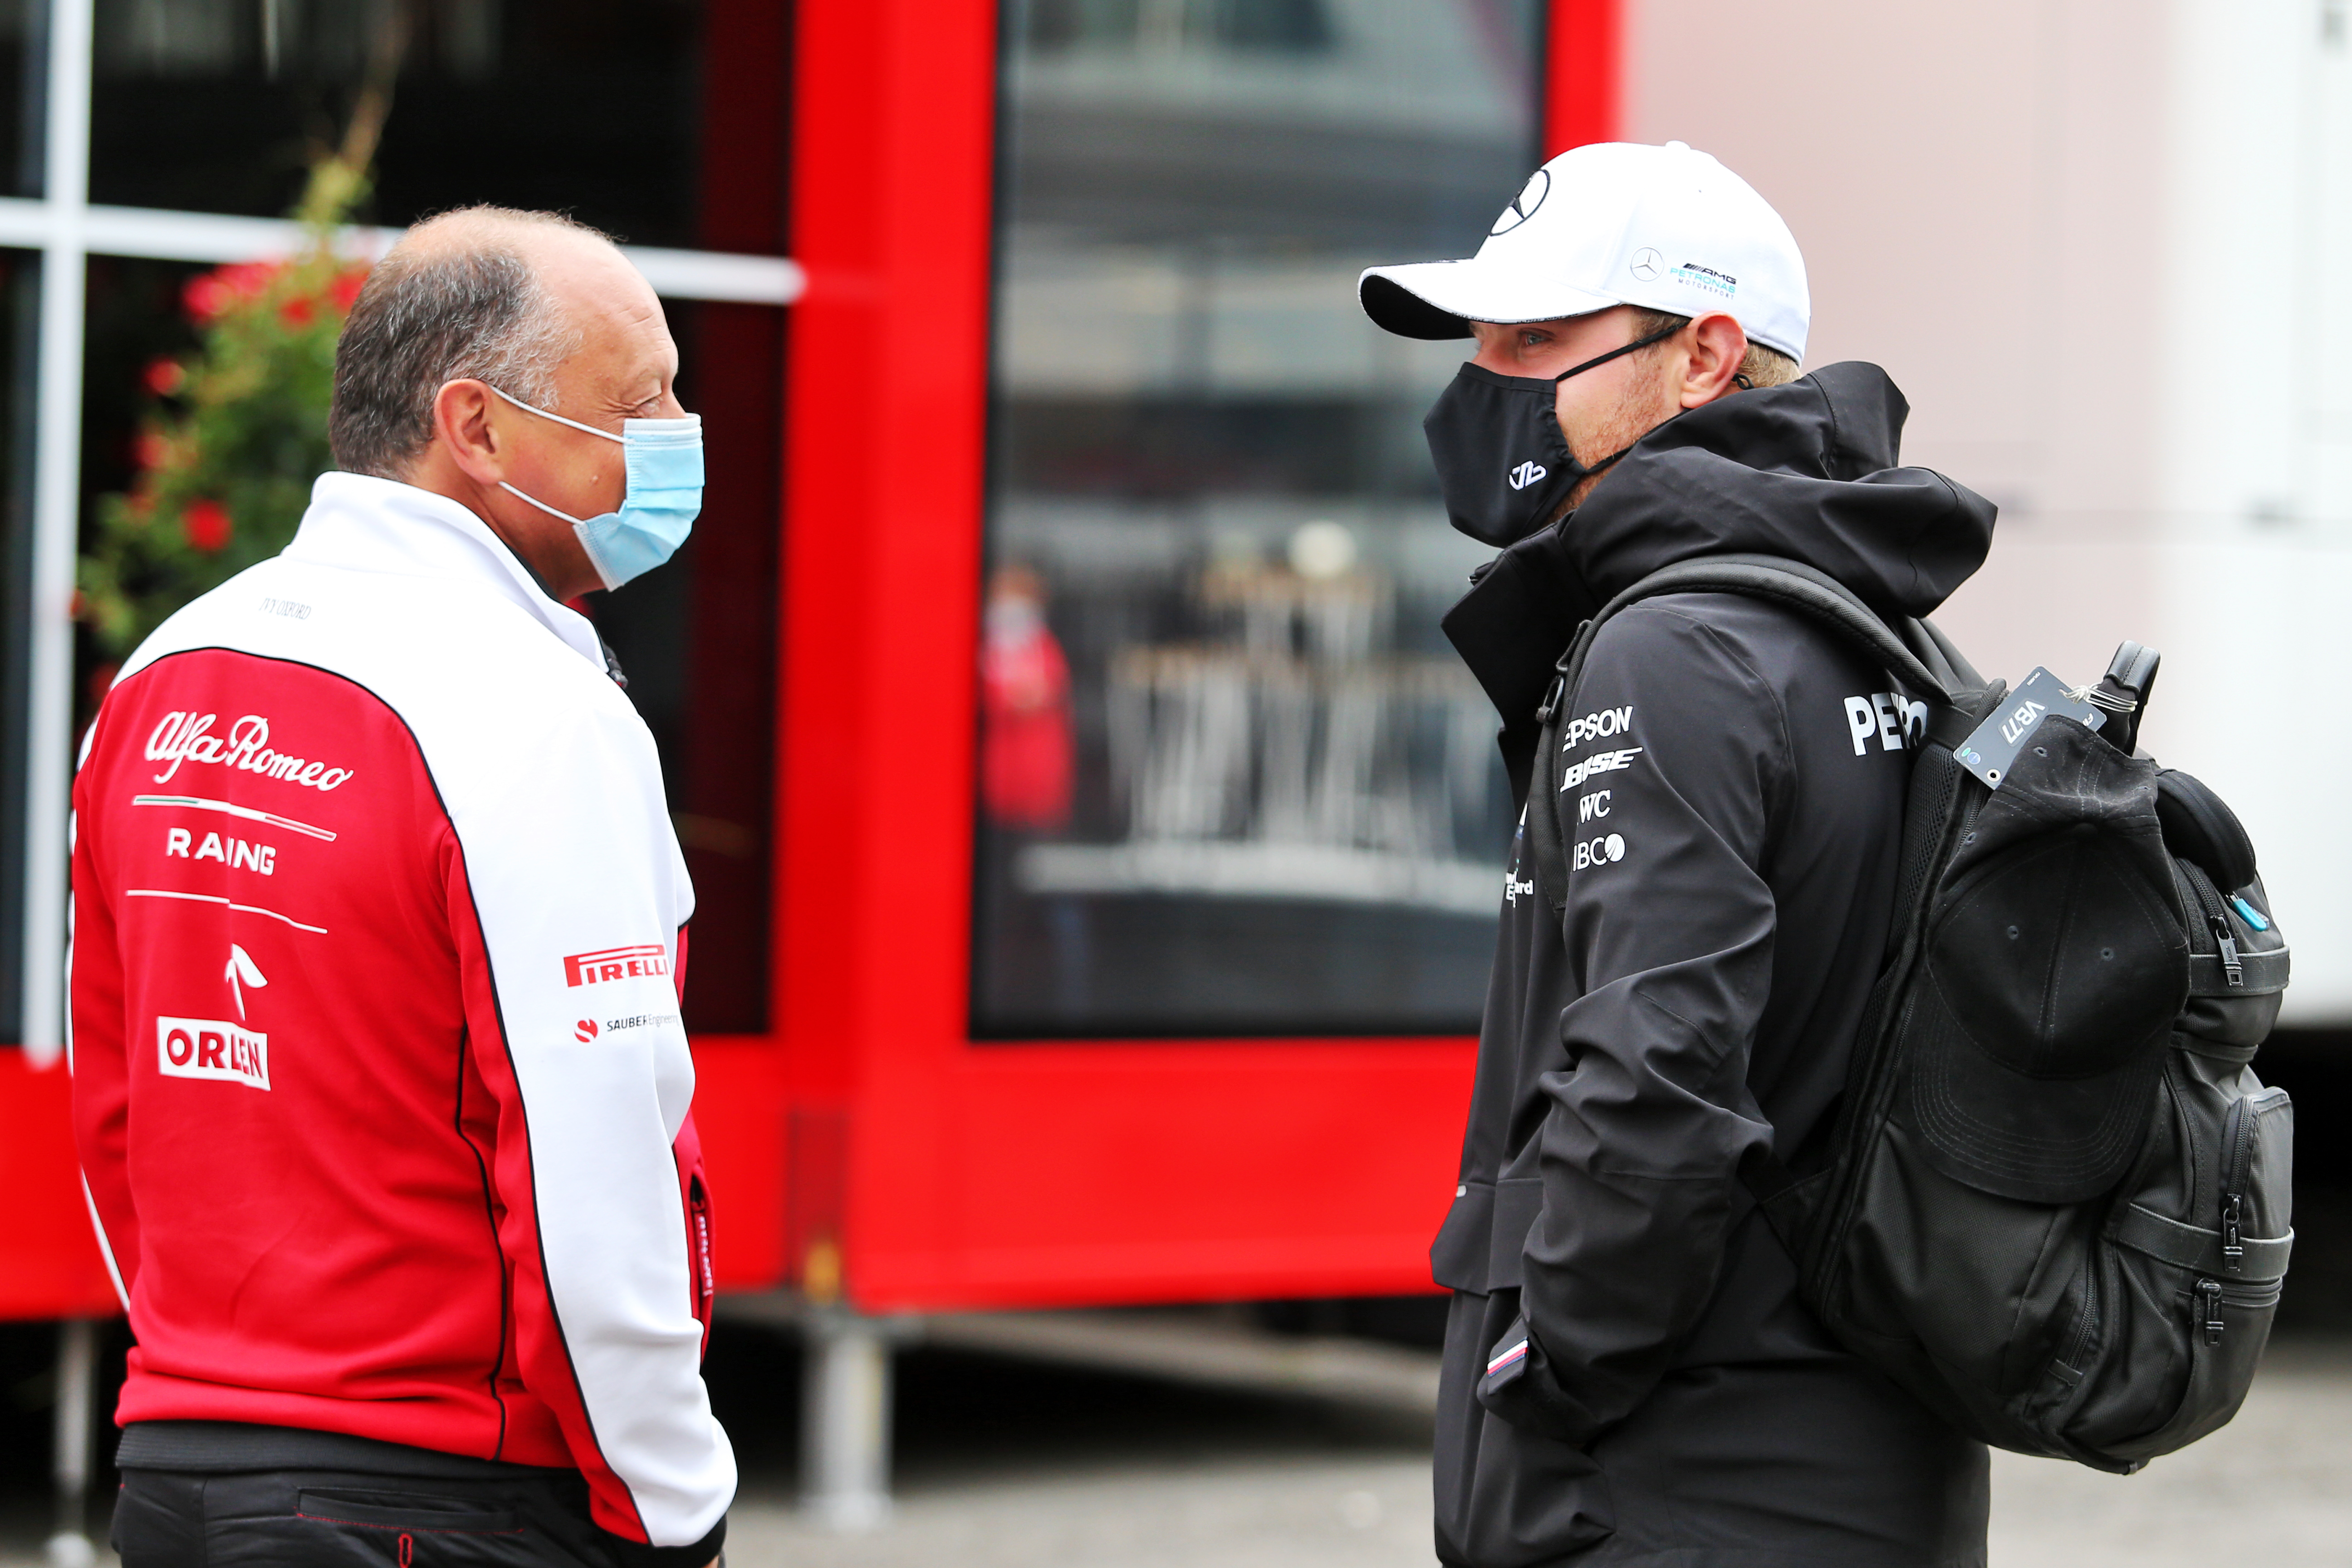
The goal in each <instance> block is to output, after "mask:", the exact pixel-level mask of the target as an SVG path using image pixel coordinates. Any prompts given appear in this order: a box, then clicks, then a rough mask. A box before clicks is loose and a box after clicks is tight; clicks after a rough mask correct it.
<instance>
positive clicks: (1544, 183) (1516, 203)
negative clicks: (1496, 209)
mask: <svg viewBox="0 0 2352 1568" xmlns="http://www.w3.org/2000/svg"><path fill="white" fill-rule="evenodd" d="M1550 194H1551V174H1549V172H1548V171H1546V170H1543V169H1538V170H1537V171H1536V172H1535V173H1534V174H1529V175H1528V183H1527V184H1525V185H1523V186H1521V187H1520V189H1519V194H1518V195H1516V196H1513V197H1512V198H1511V205H1509V206H1507V207H1505V208H1504V209H1503V216H1500V217H1498V218H1496V220H1495V226H1494V227H1492V228H1490V229H1488V230H1487V231H1486V232H1487V234H1488V235H1490V236H1491V235H1497V234H1508V233H1510V232H1511V230H1513V229H1515V228H1517V227H1518V226H1519V225H1521V224H1523V223H1525V222H1527V221H1528V219H1529V218H1531V217H1533V216H1536V208H1538V207H1539V206H1541V205H1543V199H1544V197H1546V196H1548V195H1550Z"/></svg>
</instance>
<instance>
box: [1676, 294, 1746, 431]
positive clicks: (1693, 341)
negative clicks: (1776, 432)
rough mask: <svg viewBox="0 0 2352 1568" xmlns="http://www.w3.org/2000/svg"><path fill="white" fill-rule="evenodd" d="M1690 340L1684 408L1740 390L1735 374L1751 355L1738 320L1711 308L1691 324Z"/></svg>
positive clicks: (1685, 365) (1683, 399) (1685, 368)
mask: <svg viewBox="0 0 2352 1568" xmlns="http://www.w3.org/2000/svg"><path fill="white" fill-rule="evenodd" d="M1689 343H1690V351H1689V358H1688V359H1687V360H1686V361H1685V363H1684V366H1683V384H1682V389H1681V394H1682V395H1681V398H1680V401H1681V403H1682V405H1683V406H1684V407H1685V408H1696V407H1697V406H1699V405H1701V404H1703V403H1713V402H1714V401H1715V400H1716V399H1717V398H1718V397H1724V396H1727V395H1730V394H1732V393H1734V392H1737V391H1738V390H1739V384H1738V381H1736V380H1735V379H1733V378H1734V377H1736V376H1738V374H1739V366H1740V362H1742V361H1743V360H1745V359H1747V357H1748V333H1747V332H1746V331H1744V330H1742V328H1741V327H1740V325H1739V323H1738V321H1735V320H1734V319H1732V318H1731V317H1730V316H1727V315H1726V314H1724V313H1723V312H1722V311H1720V310H1713V311H1709V312H1708V313H1707V314H1706V315H1704V316H1701V317H1700V318H1698V320H1696V321H1693V322H1692V323H1691V324H1690V331H1689Z"/></svg>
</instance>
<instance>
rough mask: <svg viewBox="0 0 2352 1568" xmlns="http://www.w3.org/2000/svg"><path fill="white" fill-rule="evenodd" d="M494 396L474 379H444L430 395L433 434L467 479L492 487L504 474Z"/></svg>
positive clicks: (505, 475) (504, 465)
mask: <svg viewBox="0 0 2352 1568" xmlns="http://www.w3.org/2000/svg"><path fill="white" fill-rule="evenodd" d="M499 412H500V410H499V408H498V398H497V397H496V395H493V394H492V393H491V391H490V389H489V387H488V384H485V383H482V382H478V381H445V382H443V383H442V384H441V390H440V391H438V392H436V393H435V394H434V395H433V438H434V439H435V440H436V441H438V442H439V443H440V444H441V448H442V450H444V451H446V452H447V453H448V454H449V460H450V461H451V462H453V463H455V464H456V465H457V468H458V470H459V471H460V472H461V473H463V474H464V475H465V476H466V477H467V479H471V480H473V481H474V482H475V483H476V484H478V485H480V486H482V487H483V488H485V489H494V488H496V486H497V485H498V483H499V481H500V480H501V479H505V478H506V477H507V465H506V442H505V440H504V439H503V437H502V434H501V432H500V431H499V417H498V416H499Z"/></svg>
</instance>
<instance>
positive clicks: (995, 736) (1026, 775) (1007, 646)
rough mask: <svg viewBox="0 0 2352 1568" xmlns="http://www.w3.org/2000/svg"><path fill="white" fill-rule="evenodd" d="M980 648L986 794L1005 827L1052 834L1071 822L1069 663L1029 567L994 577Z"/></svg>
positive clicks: (983, 799) (982, 792) (994, 814)
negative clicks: (1046, 619)
mask: <svg viewBox="0 0 2352 1568" xmlns="http://www.w3.org/2000/svg"><path fill="white" fill-rule="evenodd" d="M982 620H983V625H982V640H981V647H980V799H981V804H982V806H984V807H985V808H986V809H987V812H988V816H989V819H990V820H991V821H992V822H994V823H996V824H997V825H998V826H1003V827H1010V828H1015V829H1021V830H1025V831H1029V832H1037V833H1051V832H1054V831H1055V830H1056V829H1058V828H1060V827H1062V826H1065V825H1066V824H1067V823H1068V822H1069V820H1070V791H1071V786H1072V771H1073V763H1072V758H1073V756H1074V753H1075V750H1076V742H1074V740H1073V739H1072V736H1071V733H1070V662H1069V660H1068V659H1067V658H1065V657H1064V656H1063V653H1062V645H1061V643H1060V642H1058V641H1057V640H1055V637H1054V631H1053V628H1052V627H1051V626H1047V625H1046V624H1045V584H1043V583H1042V582H1040V581H1039V580H1038V577H1037V574H1036V573H1034V572H1033V571H1031V570H1030V569H1029V568H1028V567H1026V566H1001V567H999V568H998V569H997V570H996V572H995V573H994V574H992V576H991V577H990V578H989V583H988V605H987V608H986V610H985V611H984V612H983V616H982Z"/></svg>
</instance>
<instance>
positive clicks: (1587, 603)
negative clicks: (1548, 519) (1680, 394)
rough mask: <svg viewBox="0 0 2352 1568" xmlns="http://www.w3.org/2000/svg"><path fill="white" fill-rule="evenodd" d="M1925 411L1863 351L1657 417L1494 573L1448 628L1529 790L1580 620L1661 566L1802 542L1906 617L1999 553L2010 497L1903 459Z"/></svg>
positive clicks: (1878, 606)
mask: <svg viewBox="0 0 2352 1568" xmlns="http://www.w3.org/2000/svg"><path fill="white" fill-rule="evenodd" d="M1910 412H1911V405H1910V404H1909V403H1908V402H1906V400H1905V398H1904V396H1903V394H1902V393H1901V392H1900V391H1899V390H1897V389H1896V387H1895V383H1894V382H1893V381H1892V380H1890V379H1889V378H1888V377H1887V374H1886V373H1885V371H1883V370H1881V369H1879V368H1878V367H1877V366H1876V365H1874V364H1864V363H1860V362H1858V361H1849V362H1846V363H1840V364H1832V365H1825V366H1823V367H1822V369H1820V370H1817V371H1815V372H1813V373H1812V374H1811V375H1808V376H1804V377H1802V378H1801V379H1799V380H1797V381H1794V382H1791V383H1790V384H1788V385H1786V386H1774V387H1763V388H1759V389H1758V390H1756V391H1753V392H1743V393H1740V394H1738V395H1736V396H1732V397H1725V398H1720V399H1717V401H1716V402H1713V403H1710V404H1707V405H1705V406H1704V407H1700V408H1695V409H1692V410H1691V411H1690V412H1689V413H1687V414H1685V415H1683V416H1680V417H1679V418H1675V419H1670V420H1668V421H1667V422H1666V423H1665V424H1664V425H1661V426H1658V427H1657V428H1656V429H1655V430H1653V431H1651V432H1650V434H1649V435H1647V436H1645V437H1643V438H1642V440H1641V441H1640V443H1639V444H1637V445H1636V446H1635V447H1633V450H1632V451H1630V452H1628V453H1627V454H1626V455H1625V456H1624V457H1622V458H1619V459H1618V461H1617V464H1616V466H1615V467H1614V468H1612V469H1611V470H1610V471H1609V474H1608V476H1607V478H1606V479H1603V480H1602V481H1601V484H1599V485H1598V486H1596V487H1595V488H1594V489H1593V492H1592V496H1591V500H1587V501H1586V502H1585V504H1584V505H1582V506H1581V507H1579V508H1578V509H1577V510H1575V511H1572V512H1570V514H1569V515H1568V516H1566V517H1564V518H1562V519H1561V520H1560V521H1559V522H1557V523H1555V524H1553V525H1552V526H1551V527H1549V528H1546V529H1541V530H1539V531H1537V532H1535V533H1533V534H1530V535H1529V536H1528V537H1527V538H1525V539H1523V540H1520V541H1519V542H1517V543H1516V544H1514V545H1512V546H1511V547H1510V548H1509V549H1507V550H1506V551H1504V552H1503V553H1502V554H1500V555H1499V556H1497V557H1496V558H1495V560H1494V561H1493V562H1492V563H1489V565H1488V566H1487V567H1486V568H1484V569H1482V570H1481V572H1480V573H1479V574H1478V576H1477V577H1476V578H1475V579H1474V581H1473V586H1472V587H1471V590H1470V592H1469V593H1468V594H1466V595H1464V596H1463V598H1462V599H1461V601H1460V602H1459V603H1457V604H1456V605H1454V608H1453V609H1452V610H1450V611H1449V612H1447V614H1446V616H1445V622H1444V626H1445V635H1446V636H1447V637H1449V638H1451V639H1452V640H1453V643H1454V647H1455V648H1456V649H1457V650H1458V651H1459V652H1460V653H1461V655H1462V657H1463V658H1464V659H1465V661H1466V662H1467V663H1468V664H1469V666H1470V669H1471V672H1472V673H1473V674H1475V676H1477V678H1478V680H1479V683H1480V684H1481V685H1482V686H1484V687H1485V688H1486V695H1487V696H1488V697H1490V698H1492V699H1493V700H1494V703H1495V707H1496V710H1497V711H1498V712H1500V713H1501V714H1502V716H1503V736H1502V742H1503V752H1504V756H1505V759H1506V761H1507V763H1509V765H1510V770H1511V773H1512V777H1513V782H1514V784H1516V785H1517V787H1518V788H1520V789H1521V790H1524V788H1525V781H1526V776H1527V773H1526V766H1525V763H1526V760H1527V759H1528V758H1530V757H1531V756H1532V755H1533V747H1534V745H1535V727H1534V718H1533V715H1534V712H1535V710H1536V707H1537V705H1538V704H1539V703H1540V702H1541V701H1542V700H1543V694H1544V690H1545V689H1546V688H1547V687H1548V686H1549V684H1550V682H1551V675H1552V665H1553V663H1554V662H1555V661H1556V660H1557V659H1558V658H1559V656H1560V654H1561V653H1562V652H1564V651H1565V650H1566V649H1567V647H1568V645H1569V643H1570V641H1571V640H1573V639H1574V637H1575V635H1576V628H1577V626H1578V625H1579V623H1580V622H1581V621H1583V620H1584V619H1585V618H1586V617H1587V616H1591V614H1592V613H1593V612H1594V611H1595V610H1597V609H1599V608H1600V607H1601V605H1602V604H1604V603H1606V602H1607V601H1608V600H1609V599H1610V598H1612V597H1613V596H1614V595H1617V594H1619V593H1621V592H1622V591H1623V590H1624V589H1626V588H1630V587H1632V586H1633V584H1635V583H1638V582H1640V581H1641V580H1642V579H1643V577H1646V576H1648V575H1649V574H1651V573H1653V572H1655V571H1657V570H1659V569H1660V568H1662V567H1665V566H1672V565H1674V564H1675V563H1677V562H1681V561H1688V560H1691V559H1693V558H1695V557H1697V556H1702V555H1729V554H1740V553H1747V554H1758V555H1780V556H1786V557H1789V558H1790V559H1791V560H1796V561H1801V562H1803V563H1805V564H1806V565H1808V566H1811V567H1813V568H1815V569H1816V570H1818V571H1821V572H1823V573H1826V574H1829V575H1830V576H1832V577H1833V578H1835V579H1837V581H1838V582H1840V583H1842V584H1844V585H1845V586H1846V587H1847V588H1849V589H1851V590H1852V591H1853V594H1854V595H1855V596H1856V597H1858V598H1860V599H1861V600H1862V601H1863V602H1864V604H1866V605H1870V606H1871V607H1872V608H1873V609H1874V610H1876V611H1878V613H1879V614H1881V615H1883V616H1888V617H1890V618H1899V617H1901V616H1925V615H1927V614H1929V613H1931V612H1932V611H1934V610H1935V609H1936V607H1937V605H1941V604H1942V603H1943V602H1944V601H1945V600H1946V599H1947V598H1948V597H1950V596H1951V594H1952V591H1953V590H1954V589H1956V588H1958V586H1959V585H1960V584H1962V583H1964V582H1966V581H1968V579H1969V575H1970V574H1973V573H1974V572H1975V571H1976V569H1977V568H1978V567H1979V566H1980V565H1982V564H1983V563H1984V558H1985V553H1986V552H1987V551H1989V550H1990V548H1991V547H1992V525H1993V518H1994V514H1995V508H1994V506H1993V504H1992V502H1990V501H1989V500H1985V498H1984V497H1982V496H1980V495H1978V494H1977V493H1976V492H1975V491H1973V490H1970V489H1967V488H1965V487H1964V486H1961V485H1958V484H1955V483H1953V482H1952V481H1951V480H1950V479H1946V478H1945V477H1944V476H1943V475H1941V474H1938V473H1936V472H1934V471H1933V470H1931V469H1927V468H1901V467H1898V466H1897V464H1898V463H1899V461H1900V453H1901V447H1902V439H1903V422H1904V420H1905V418H1906V417H1907V416H1909V414H1910Z"/></svg>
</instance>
